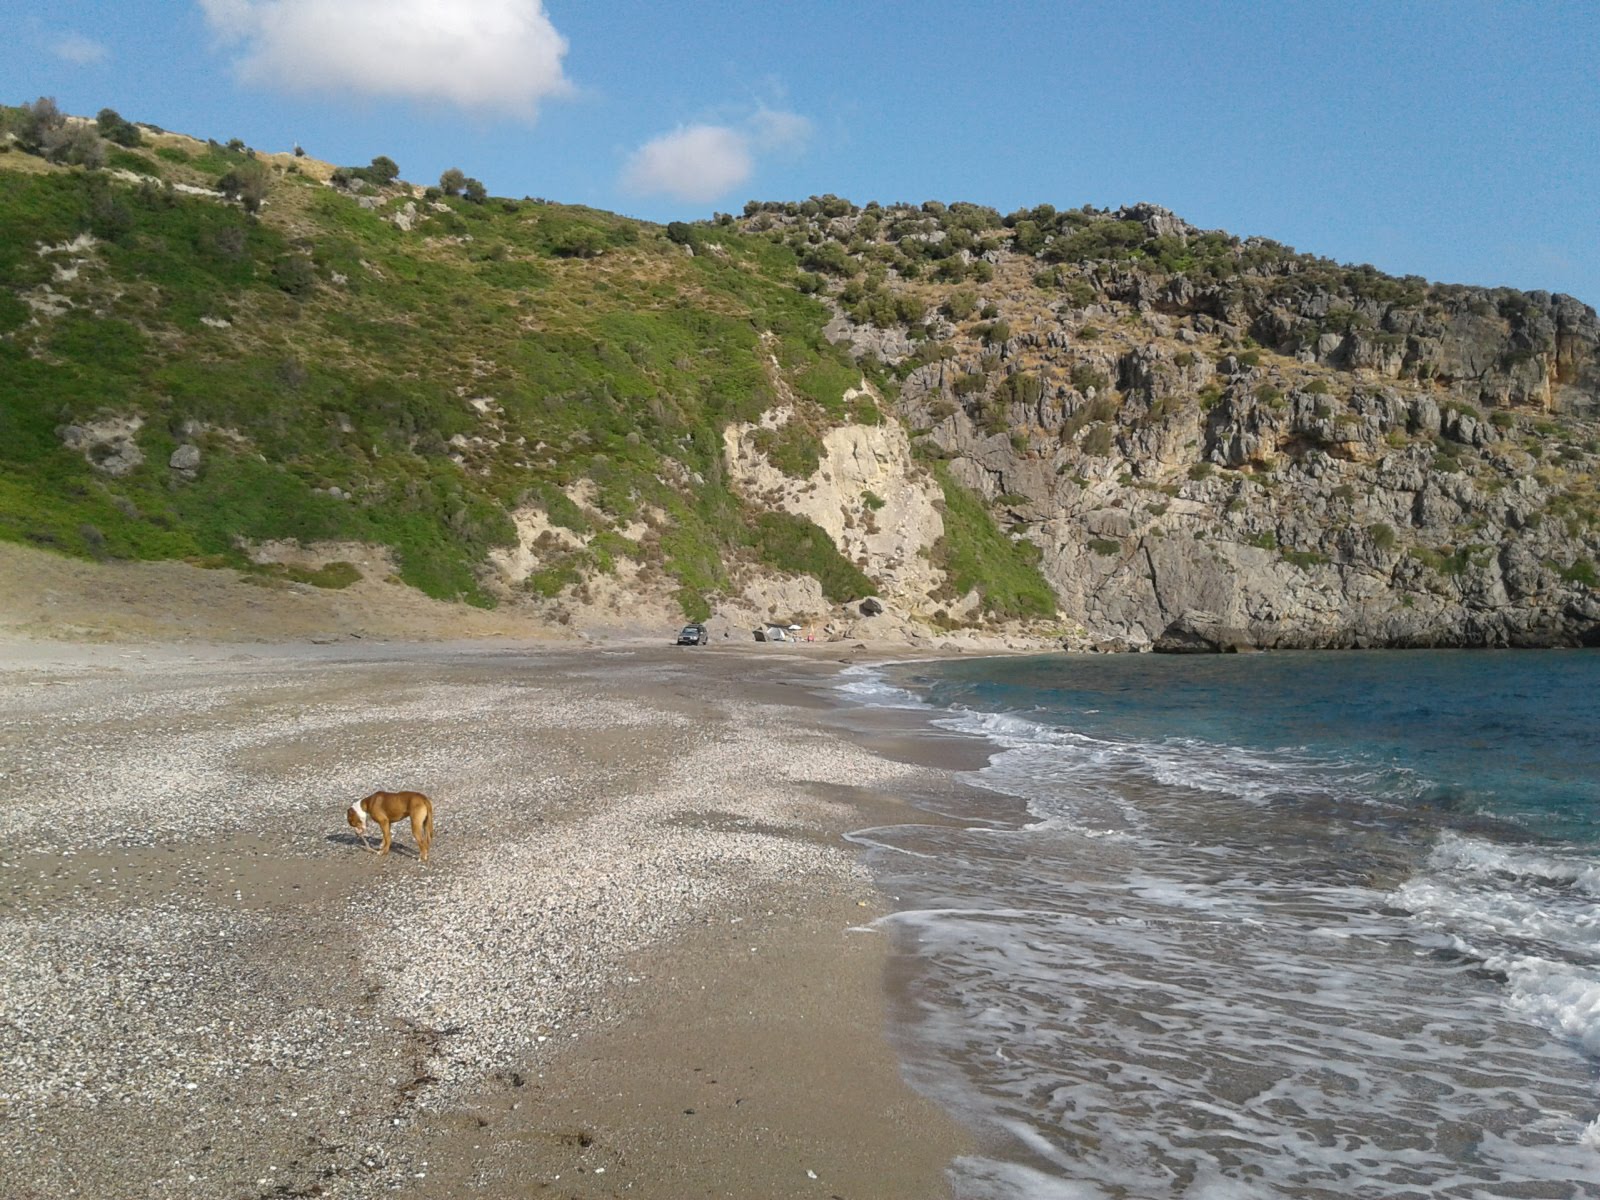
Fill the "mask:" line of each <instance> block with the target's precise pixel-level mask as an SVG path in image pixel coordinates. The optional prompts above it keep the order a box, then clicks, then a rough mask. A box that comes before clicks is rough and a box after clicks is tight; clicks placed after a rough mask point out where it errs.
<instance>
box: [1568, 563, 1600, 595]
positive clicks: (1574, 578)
mask: <svg viewBox="0 0 1600 1200" xmlns="http://www.w3.org/2000/svg"><path fill="white" fill-rule="evenodd" d="M1561 578H1562V579H1564V580H1566V581H1567V582H1568V583H1581V584H1583V586H1584V587H1590V588H1600V575H1596V574H1595V569H1594V563H1593V562H1591V561H1590V560H1589V559H1587V558H1575V559H1573V560H1572V565H1571V566H1570V567H1567V568H1565V569H1564V570H1562V572H1561Z"/></svg>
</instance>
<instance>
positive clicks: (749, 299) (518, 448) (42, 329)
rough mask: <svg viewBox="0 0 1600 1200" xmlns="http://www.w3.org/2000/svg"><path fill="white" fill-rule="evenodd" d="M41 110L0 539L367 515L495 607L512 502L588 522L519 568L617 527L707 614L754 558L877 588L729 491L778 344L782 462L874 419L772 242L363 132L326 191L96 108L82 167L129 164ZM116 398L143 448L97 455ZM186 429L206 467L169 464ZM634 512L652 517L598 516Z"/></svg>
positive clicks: (219, 538) (2, 282)
mask: <svg viewBox="0 0 1600 1200" xmlns="http://www.w3.org/2000/svg"><path fill="white" fill-rule="evenodd" d="M41 105H42V106H43V107H40V106H24V107H23V108H20V109H6V110H0V145H4V144H5V143H6V141H7V140H8V137H7V132H8V131H9V132H10V133H13V134H17V135H18V136H17V137H16V138H14V139H10V141H11V144H10V145H9V146H8V147H7V148H8V149H10V150H11V151H12V153H11V155H9V156H6V155H0V375H3V377H4V379H5V380H6V384H5V389H6V397H5V399H6V403H5V404H3V405H0V463H3V464H4V473H3V478H0V537H4V538H7V539H12V540H19V541H27V542H31V543H34V544H37V545H42V546H47V547H52V548H55V549H58V550H61V551H64V552H66V553H70V554H76V555H92V556H96V557H111V558H174V557H176V558H186V559H189V560H191V561H195V562H200V563H205V564H217V565H223V564H226V565H234V566H245V565H247V563H248V558H247V554H246V549H247V546H246V543H249V542H254V541H261V540H268V539H278V538H291V539H297V540H300V541H303V542H311V541H322V540H352V541H363V542H372V543H378V544H382V545H386V546H389V547H392V548H393V549H394V551H395V554H396V560H397V562H398V564H399V570H400V575H401V578H402V579H403V580H404V581H405V582H407V583H410V584H412V585H414V586H416V587H418V588H420V589H421V590H423V591H424V592H426V593H428V594H429V595H432V596H436V597H441V598H453V599H464V600H467V601H469V602H472V603H476V604H491V603H493V602H494V598H493V596H492V594H491V593H490V591H489V590H487V589H486V587H485V585H484V580H483V569H484V567H485V564H486V561H487V554H488V552H489V551H490V550H491V549H492V548H494V547H497V546H506V545H509V544H511V543H513V542H514V541H515V537H516V532H515V528H514V526H513V523H512V520H511V517H510V514H511V513H512V512H513V511H514V510H515V509H516V508H518V507H519V506H520V505H525V504H532V505H535V506H537V507H540V508H542V509H544V510H545V511H546V512H547V513H548V514H549V516H550V518H551V519H552V521H554V522H556V523H558V524H563V525H567V526H569V527H572V528H581V531H582V533H583V535H584V536H585V537H586V538H588V539H591V545H590V547H589V549H587V550H585V551H583V552H581V553H575V554H572V555H569V556H567V557H565V558H563V557H562V556H560V555H554V554H552V555H550V556H548V559H547V561H546V562H545V567H544V569H543V570H542V571H540V572H539V573H538V574H537V575H536V576H535V578H534V579H532V580H530V581H529V588H530V590H531V591H532V592H534V593H536V594H542V595H551V594H554V593H555V592H557V591H559V590H560V588H562V587H564V586H567V585H569V584H574V583H578V582H580V581H581V580H582V579H583V578H584V577H585V576H586V574H588V573H592V572H595V571H604V570H607V569H609V568H610V567H611V566H613V565H614V562H615V557H616V554H617V553H618V552H619V551H618V548H617V547H616V546H611V547H610V548H609V549H606V546H607V543H606V542H605V541H604V540H603V539H608V538H609V539H613V540H615V541H617V542H623V543H626V545H627V547H629V551H628V552H629V554H630V556H632V557H637V558H639V559H641V560H643V561H644V562H646V563H648V564H653V569H659V570H660V571H663V572H665V574H666V575H667V576H668V577H669V578H671V579H672V580H674V581H675V586H676V588H677V590H678V595H679V598H680V600H681V602H682V605H683V608H684V611H685V612H686V613H687V614H689V615H693V616H704V615H706V613H707V612H708V611H709V607H710V606H709V599H710V598H711V597H713V596H714V595H715V594H716V593H718V592H719V591H720V590H722V589H724V588H725V587H726V586H727V585H728V584H729V564H730V563H734V562H738V561H740V560H747V561H752V562H761V563H765V564H767V565H768V566H771V567H775V568H778V569H780V570H784V571H790V572H800V573H807V574H813V575H815V576H816V577H817V578H818V579H819V580H820V581H821V582H822V584H823V587H824V590H825V592H826V594H827V595H829V596H830V597H831V598H850V597H852V596H858V595H863V594H866V593H869V592H871V591H872V590H873V585H872V582H871V580H870V579H868V578H867V577H866V576H864V575H863V574H862V573H861V571H860V569H859V568H857V567H856V566H855V565H854V564H851V563H849V562H848V561H846V560H845V559H844V558H843V557H842V556H841V555H840V554H839V553H838V550H837V548H836V547H834V546H833V544H832V542H831V541H830V540H829V539H828V538H827V537H826V535H825V534H823V533H822V531H821V530H818V529H817V528H816V527H815V526H813V525H810V523H809V522H804V521H800V520H799V519H797V518H788V517H785V516H782V515H781V514H770V513H761V512H755V513H752V512H750V511H748V510H747V509H746V506H745V504H744V503H743V502H742V501H741V500H740V499H739V498H738V497H736V496H735V495H734V494H733V493H732V491H731V490H730V489H729V486H728V484H727V481H726V479H725V476H724V471H723V464H722V442H721V430H722V428H723V427H724V426H725V425H727V424H728V423H729V422H732V421H752V420H754V419H756V418H757V417H759V416H760V414H761V413H763V412H764V411H766V410H767V409H768V408H769V407H771V406H772V405H773V404H774V403H775V402H776V400H777V395H776V393H775V391H774V379H773V378H772V377H771V375H770V371H771V367H770V366H769V359H771V360H775V361H776V364H777V370H778V371H779V372H780V373H781V376H782V377H783V379H784V380H785V381H786V383H787V385H788V388H789V389H790V391H791V392H792V394H793V396H794V398H795V400H796V402H797V403H798V405H799V409H798V410H797V412H796V413H795V417H794V419H792V420H791V421H789V422H788V423H786V424H785V425H784V426H783V427H782V428H781V429H780V430H779V431H778V432H777V433H776V434H774V435H769V440H770V442H771V444H770V445H768V446H766V447H765V450H766V452H767V453H768V454H769V455H770V456H771V458H772V459H773V461H774V462H775V463H776V464H777V465H778V466H780V468H782V469H784V470H786V471H788V472H790V473H792V474H795V475H798V476H804V475H807V474H809V473H810V472H811V471H813V470H815V468H816V465H817V462H818V457H817V455H818V450H819V443H818V440H817V439H818V435H819V433H820V431H822V430H824V429H826V428H827V427H828V426H829V425H831V424H835V423H837V422H840V421H844V420H866V421H872V422H876V421H878V420H881V419H882V417H881V414H879V413H878V411H877V410H876V408H875V407H873V405H872V403H871V401H870V400H864V399H863V400H856V401H852V402H851V403H850V404H849V405H847V404H846V402H845V399H844V396H845V393H846V392H847V391H848V390H849V389H850V388H851V387H853V386H854V385H855V384H856V383H857V382H858V381H859V378H860V369H859V368H857V367H855V366H854V365H853V364H852V363H851V362H850V360H849V359H848V358H847V357H846V356H845V355H844V354H843V353H842V352H841V351H840V350H838V349H836V348H834V347H833V346H831V345H830V344H829V343H828V342H827V341H826V340H825V339H824V338H823V337H822V334H821V329H822V326H823V324H824V323H825V322H826V320H827V317H828V312H827V310H826V309H825V308H824V307H823V306H822V305H821V304H820V303H819V302H818V301H817V300H816V299H815V298H814V297H813V296H812V295H811V294H810V292H811V291H813V290H814V288H808V287H807V286H806V285H805V280H806V278H807V277H806V276H805V275H804V273H803V272H802V271H801V269H800V264H801V257H802V256H798V255H797V254H796V253H795V251H794V250H793V249H792V248H791V247H789V246H785V245H781V244H775V243H774V242H773V241H771V240H770V239H768V238H766V237H763V236H759V235H756V234H752V233H748V232H745V231H741V230H740V229H738V228H735V227H733V226H731V225H729V224H726V223H724V224H720V225H706V226H698V225H697V226H675V227H674V229H673V230H672V231H671V232H672V233H675V234H676V236H675V237H673V236H669V233H668V231H663V230H662V229H660V228H658V227H655V226H652V225H649V224H646V223H642V222H637V221H631V220H627V219H624V218H621V217H617V216H615V215H613V214H610V213H605V212H600V211H597V210H594V209H588V208H583V207H580V206H568V205H559V204H550V203H546V202H543V201H534V200H521V201H517V200H510V199H503V198H493V197H489V196H488V195H487V194H486V192H484V191H483V190H482V185H481V184H480V185H478V187H477V188H476V189H475V188H473V187H472V186H470V185H472V184H474V183H476V181H475V180H471V179H468V178H467V177H466V176H465V175H464V174H463V173H461V172H459V171H449V172H446V173H445V176H444V178H442V179H441V181H440V184H441V186H440V187H439V188H430V189H428V190H427V194H426V195H421V194H419V193H417V192H415V191H413V190H412V189H411V188H409V187H408V186H406V185H403V184H400V183H399V182H398V173H399V168H398V166H397V165H396V164H395V163H394V162H393V160H391V159H388V158H387V157H385V156H382V155H380V156H378V157H376V158H374V159H373V160H372V163H371V164H370V165H369V166H367V167H349V168H340V169H338V170H337V171H335V172H334V174H333V178H332V180H331V184H332V186H327V185H325V184H323V183H320V182H318V181H317V180H316V179H315V178H313V177H312V175H311V174H310V172H309V170H305V171H303V170H302V165H301V164H302V160H301V159H300V158H299V157H298V152H297V156H296V157H294V158H291V159H288V161H287V162H286V161H285V159H284V158H283V157H280V158H277V159H270V158H266V157H262V156H259V155H257V154H256V152H255V151H252V150H250V149H249V148H248V147H246V146H244V145H243V143H241V142H237V141H234V142H229V143H227V144H225V145H224V144H220V143H217V142H215V141H213V142H209V143H198V142H195V141H193V140H192V139H187V138H180V137H176V136H173V135H163V134H159V133H149V132H148V131H146V132H145V133H141V131H140V128H139V127H138V126H135V125H132V124H130V123H128V122H126V121H123V120H122V118H121V117H120V116H119V115H117V114H115V113H113V112H111V111H110V110H107V111H106V112H105V113H102V117H101V121H100V123H99V125H98V126H77V127H75V128H81V129H83V130H84V133H83V136H82V138H80V139H79V140H80V141H83V142H84V144H85V145H88V143H89V141H90V140H92V139H94V138H95V137H96V136H97V134H96V130H99V131H102V132H103V133H104V134H105V135H106V136H109V137H110V138H112V139H113V142H114V144H107V145H105V146H101V143H100V142H96V143H95V144H94V146H93V147H91V149H92V150H94V153H90V154H88V155H87V158H86V159H85V160H84V161H86V162H87V163H88V166H89V167H91V168H94V167H98V165H99V157H98V156H99V153H100V150H101V149H104V150H106V151H107V152H109V153H111V154H114V155H115V156H116V157H115V159H114V163H113V165H114V166H116V167H118V168H120V169H121V170H123V171H127V172H130V173H131V174H132V175H134V176H136V177H138V178H140V179H142V180H143V182H131V181H130V180H129V179H128V178H126V177H113V176H112V175H111V174H110V173H108V172H105V171H101V170H98V169H85V168H84V167H83V166H76V167H74V166H71V165H70V163H71V162H72V161H73V159H72V154H75V153H77V151H73V152H71V153H69V152H67V151H65V150H60V148H59V147H60V145H65V141H66V139H65V134H63V133H61V132H59V130H61V129H63V128H67V126H66V125H65V124H64V122H65V119H64V118H61V119H59V120H58V117H57V115H56V114H55V113H54V110H53V107H52V106H49V105H48V104H45V102H41ZM41 129H42V130H44V132H42V133H41V132H40V130H41ZM50 130H57V132H56V133H50ZM24 133H26V135H27V136H26V137H24V136H22V135H23V134H24ZM30 138H31V140H29V139H30ZM52 139H53V140H52ZM103 140H104V139H103V138H102V141H103ZM81 149H82V147H81V146H80V147H79V150H81ZM24 155H28V156H29V157H27V158H24V157H23V156H24ZM80 157H81V156H80ZM36 162H37V163H40V164H41V165H37V166H31V165H29V164H31V163H36ZM8 168H17V169H8ZM183 188H190V189H200V188H207V189H216V190H218V191H220V192H221V193H222V194H223V197H224V199H218V198H216V197H214V196H207V195H202V194H196V193H195V192H193V191H188V192H186V191H184V190H182V189H183ZM407 225H409V226H410V228H409V229H407V228H403V226H407ZM85 235H87V236H85ZM685 247H688V248H689V249H690V250H692V251H693V253H692V254H690V253H686V252H685ZM119 418H137V419H138V421H139V424H138V427H137V428H136V429H134V430H132V431H131V432H130V433H129V434H128V438H129V444H130V445H131V446H132V447H134V448H135V450H136V453H137V455H140V456H142V461H139V462H138V463H137V464H136V465H135V464H133V463H131V462H124V463H123V467H122V469H121V473H108V472H102V471H97V470H95V469H94V468H93V467H91V466H90V464H89V462H88V461H86V453H87V454H89V455H92V456H98V457H100V458H101V459H102V460H103V459H104V458H105V456H107V455H109V454H112V453H114V452H120V451H119V444H118V443H116V442H114V441H113V442H110V443H106V444H100V445H98V446H97V445H96V444H95V443H94V441H93V438H94V437H96V436H104V434H103V423H104V422H107V421H109V420H112V419H119ZM74 428H76V429H78V430H80V431H87V435H85V436H86V437H87V444H88V450H87V451H86V450H85V449H84V444H83V438H80V444H78V445H77V446H76V448H74V447H69V445H68V444H67V443H68V441H69V440H70V439H71V436H72V434H71V431H72V430H73V429H74ZM97 431H98V432H97ZM180 447H194V448H195V449H197V450H198V451H199V462H198V465H196V466H195V467H193V469H187V470H179V469H176V468H174V467H172V466H170V465H169V460H170V459H171V458H172V455H173V453H174V452H175V451H177V450H179V448H180ZM186 453H192V452H188V451H186ZM124 457H126V456H124ZM578 488H583V489H588V490H587V491H586V493H585V500H584V507H583V508H580V507H579V506H578V505H576V504H574V502H573V501H572V500H571V499H569V498H568V497H569V493H570V494H576V492H575V491H574V489H578ZM641 520H644V521H646V523H647V524H648V525H649V526H650V531H649V532H648V533H647V534H646V535H645V536H644V538H643V539H642V541H639V542H631V541H628V540H627V539H624V538H621V537H620V534H619V533H617V532H616V530H618V529H620V528H621V527H622V526H624V525H628V524H630V523H636V522H639V521H641Z"/></svg>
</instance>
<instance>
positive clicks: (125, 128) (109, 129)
mask: <svg viewBox="0 0 1600 1200" xmlns="http://www.w3.org/2000/svg"><path fill="white" fill-rule="evenodd" d="M94 123H95V127H96V128H97V129H99V131H100V136H101V137H103V138H105V139H107V140H108V141H112V142H115V143H116V144H117V145H119V146H126V147H128V148H130V149H131V148H132V147H134V146H141V145H143V144H144V138H143V137H142V136H141V135H140V133H139V127H138V126H137V125H134V124H132V123H130V122H128V121H124V120H123V119H122V116H121V114H119V113H118V112H117V110H116V109H114V108H102V109H101V110H100V112H99V114H98V115H97V116H96V117H95V119H94Z"/></svg>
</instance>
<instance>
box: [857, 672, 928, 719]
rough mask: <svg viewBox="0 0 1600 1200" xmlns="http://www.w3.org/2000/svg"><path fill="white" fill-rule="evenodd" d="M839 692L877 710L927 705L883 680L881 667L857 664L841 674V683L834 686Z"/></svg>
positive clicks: (902, 689)
mask: <svg viewBox="0 0 1600 1200" xmlns="http://www.w3.org/2000/svg"><path fill="white" fill-rule="evenodd" d="M834 686H835V687H836V688H837V689H838V691H839V692H841V693H842V694H843V695H845V696H847V697H849V698H850V699H851V700H854V701H856V702H857V703H859V704H869V705H872V706H874V707H876V708H921V709H926V708H927V707H928V705H927V703H926V702H924V701H923V700H922V699H921V698H920V697H918V696H917V695H915V694H914V693H912V692H908V691H907V690H906V689H905V688H898V687H895V686H894V685H893V684H891V683H888V682H886V681H885V680H884V678H883V671H882V669H881V668H879V667H874V666H870V665H867V664H856V665H854V666H849V667H846V668H845V669H844V670H842V671H840V672H839V682H838V683H836V684H835V685H834Z"/></svg>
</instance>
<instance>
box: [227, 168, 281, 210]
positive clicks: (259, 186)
mask: <svg viewBox="0 0 1600 1200" xmlns="http://www.w3.org/2000/svg"><path fill="white" fill-rule="evenodd" d="M268 179H269V176H268V174H267V168H266V166H265V165H263V164H262V163H260V162H258V161H256V160H255V159H250V160H249V161H247V162H242V163H240V164H239V165H238V166H236V167H234V168H233V169H231V170H230V171H229V172H228V173H227V174H226V175H224V176H223V177H222V178H221V179H219V180H217V191H219V192H221V193H222V194H223V195H224V196H227V197H228V198H229V199H230V200H237V201H238V202H239V203H240V204H241V205H242V206H243V207H244V210H245V212H248V213H254V212H260V211H261V204H262V201H264V200H265V199H266V198H267V184H268Z"/></svg>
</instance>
